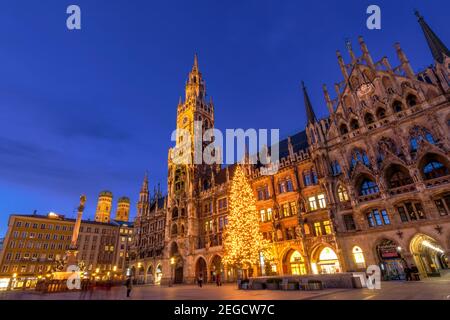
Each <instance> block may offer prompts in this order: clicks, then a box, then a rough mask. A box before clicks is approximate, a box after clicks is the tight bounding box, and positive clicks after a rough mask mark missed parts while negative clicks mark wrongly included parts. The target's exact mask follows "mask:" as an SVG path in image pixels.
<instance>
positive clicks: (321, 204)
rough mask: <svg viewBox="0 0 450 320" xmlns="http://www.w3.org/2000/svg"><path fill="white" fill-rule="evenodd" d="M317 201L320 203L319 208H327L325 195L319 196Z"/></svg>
mask: <svg viewBox="0 0 450 320" xmlns="http://www.w3.org/2000/svg"><path fill="white" fill-rule="evenodd" d="M317 200H318V201H319V207H320V208H321V209H323V208H326V207H327V203H326V201H325V195H324V194H323V193H321V194H319V195H318V196H317Z"/></svg>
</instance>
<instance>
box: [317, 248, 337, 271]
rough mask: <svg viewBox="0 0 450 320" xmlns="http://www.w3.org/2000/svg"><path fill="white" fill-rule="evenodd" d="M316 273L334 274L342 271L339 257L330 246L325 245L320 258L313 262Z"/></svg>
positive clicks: (319, 255)
mask: <svg viewBox="0 0 450 320" xmlns="http://www.w3.org/2000/svg"><path fill="white" fill-rule="evenodd" d="M311 268H312V271H313V273H314V274H334V273H339V272H341V267H340V264H339V259H338V256H337V254H336V252H334V250H333V249H331V248H330V247H324V248H323V249H322V250H321V251H320V253H319V254H318V258H317V259H315V262H313V263H312V264H311Z"/></svg>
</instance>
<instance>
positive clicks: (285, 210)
mask: <svg viewBox="0 0 450 320" xmlns="http://www.w3.org/2000/svg"><path fill="white" fill-rule="evenodd" d="M282 210H283V217H289V216H290V213H289V204H288V203H285V204H283V207H282Z"/></svg>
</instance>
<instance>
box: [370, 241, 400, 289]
mask: <svg viewBox="0 0 450 320" xmlns="http://www.w3.org/2000/svg"><path fill="white" fill-rule="evenodd" d="M401 250H402V248H401V247H400V246H399V245H398V244H397V243H396V242H395V241H393V240H389V239H383V240H381V241H380V242H379V243H378V245H377V246H376V252H377V255H378V259H379V261H380V269H381V274H382V276H383V279H384V280H400V279H404V277H405V272H404V270H403V269H404V266H405V259H403V257H402V254H401Z"/></svg>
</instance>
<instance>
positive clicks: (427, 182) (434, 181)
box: [425, 175, 450, 188]
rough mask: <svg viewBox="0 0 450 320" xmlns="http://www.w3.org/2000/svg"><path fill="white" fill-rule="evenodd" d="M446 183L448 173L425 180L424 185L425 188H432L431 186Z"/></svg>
mask: <svg viewBox="0 0 450 320" xmlns="http://www.w3.org/2000/svg"><path fill="white" fill-rule="evenodd" d="M447 183H450V175H447V176H443V177H439V178H435V179H430V180H425V186H426V187H427V188H433V187H436V186H440V185H442V184H447Z"/></svg>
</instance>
